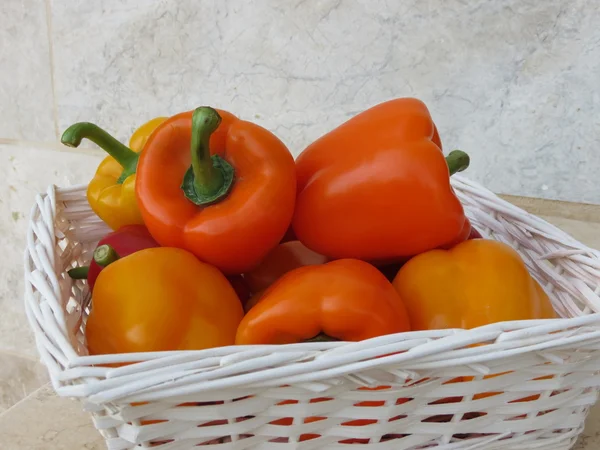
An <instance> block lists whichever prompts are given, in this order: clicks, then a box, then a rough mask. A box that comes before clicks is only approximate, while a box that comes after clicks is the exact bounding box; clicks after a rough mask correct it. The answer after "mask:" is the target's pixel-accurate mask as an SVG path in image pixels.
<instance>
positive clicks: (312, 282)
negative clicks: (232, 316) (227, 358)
mask: <svg viewBox="0 0 600 450" xmlns="http://www.w3.org/2000/svg"><path fill="white" fill-rule="evenodd" d="M409 329H410V324H409V320H408V317H407V313H406V309H405V307H404V304H403V303H402V300H401V299H400V296H399V295H398V294H397V293H396V291H395V290H394V288H393V286H392V285H391V283H390V282H389V281H388V280H387V279H386V278H385V277H384V276H383V275H382V274H381V273H380V272H379V271H378V270H377V269H376V268H375V267H373V266H372V265H370V264H368V263H366V262H364V261H359V260H353V259H343V260H338V261H332V262H329V263H327V264H324V265H320V266H306V267H300V268H299V269H295V270H293V271H291V272H288V273H287V274H285V275H284V276H283V277H282V278H280V279H279V281H277V282H276V283H275V284H273V285H271V286H270V287H269V288H268V289H267V290H266V291H265V293H264V294H263V296H262V297H261V298H260V300H259V302H258V303H257V304H256V305H255V306H254V307H253V308H252V309H251V310H250V311H249V312H248V313H247V314H246V316H245V317H244V319H243V320H242V322H241V323H240V326H239V328H238V331H237V336H236V344H239V345H245V344H291V343H297V342H308V341H324V340H342V341H360V340H364V339H369V338H373V337H376V336H382V335H384V334H392V333H399V332H402V331H408V330H409Z"/></svg>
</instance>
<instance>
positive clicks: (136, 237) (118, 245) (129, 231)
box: [68, 225, 159, 292]
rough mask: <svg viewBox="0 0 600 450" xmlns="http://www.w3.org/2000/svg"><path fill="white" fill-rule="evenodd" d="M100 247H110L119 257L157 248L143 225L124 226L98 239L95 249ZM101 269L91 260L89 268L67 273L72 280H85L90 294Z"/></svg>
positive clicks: (72, 270) (75, 269)
mask: <svg viewBox="0 0 600 450" xmlns="http://www.w3.org/2000/svg"><path fill="white" fill-rule="evenodd" d="M101 245H110V246H111V247H112V248H113V249H114V250H115V251H116V252H117V253H118V254H119V256H121V257H123V256H127V255H130V254H132V253H134V252H137V251H140V250H143V249H145V248H152V247H158V246H159V245H158V243H157V242H156V241H155V240H154V239H153V238H152V236H151V235H150V233H149V232H148V230H147V229H146V227H145V226H143V225H125V226H123V227H121V228H119V229H118V230H116V231H113V232H111V233H109V234H107V235H106V236H104V237H103V238H102V239H100V242H98V245H97V247H100V246H101ZM102 269H103V267H102V266H100V265H99V264H98V263H97V262H96V261H95V260H94V259H93V258H92V260H91V262H90V265H89V266H81V267H75V268H74V269H71V270H69V272H68V273H69V276H70V277H71V278H74V279H83V278H87V281H88V287H89V290H90V292H91V291H93V290H94V284H95V283H96V278H98V275H100V272H101V271H102Z"/></svg>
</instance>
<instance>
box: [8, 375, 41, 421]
mask: <svg viewBox="0 0 600 450" xmlns="http://www.w3.org/2000/svg"><path fill="white" fill-rule="evenodd" d="M48 386H52V383H50V382H49V383H44V384H42V385H41V386H40V387H39V388H37V389H36V390H35V391H33V392H30V393H29V394H28V395H26V396H25V397H23V398H22V399H21V400H19V401H18V402H17V403H14V404H12V405H11V406H9V407H8V408H7V409H5V410H4V411H2V412H0V419H1V418H2V417H3V416H5V415H6V414H8V413H9V412H10V411H12V410H13V409H15V408H16V407H17V406H19V405H20V404H21V403H24V402H25V401H26V400H28V399H29V398H30V397H33V396H34V395H36V394H37V393H38V392H40V391H41V390H42V389H45V388H46V387H48Z"/></svg>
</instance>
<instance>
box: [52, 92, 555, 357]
mask: <svg viewBox="0 0 600 450" xmlns="http://www.w3.org/2000/svg"><path fill="white" fill-rule="evenodd" d="M83 139H88V140H90V141H92V142H94V143H95V144H97V145H98V146H99V147H100V148H102V149H103V150H105V151H106V152H107V153H108V156H107V157H106V158H105V159H104V160H103V161H102V162H101V163H100V165H99V166H98V169H97V171H96V174H95V176H94V177H93V178H92V180H91V181H90V183H89V185H88V190H87V198H88V201H89V204H90V206H91V208H92V210H93V211H94V212H95V213H96V214H97V215H98V217H100V218H101V219H102V220H103V221H104V222H105V223H106V225H107V226H108V227H109V228H111V229H112V231H111V232H110V233H108V234H107V235H106V236H105V237H104V238H103V239H102V240H100V242H98V245H97V247H96V249H95V251H94V252H93V257H92V258H91V262H90V264H89V266H77V267H72V268H71V269H70V270H69V271H68V275H69V276H70V277H71V278H73V279H81V280H86V282H87V285H88V289H89V290H90V292H91V294H92V302H91V310H90V314H89V318H88V321H87V323H86V327H85V335H86V340H87V346H88V349H89V352H90V354H107V353H127V352H151V351H167V350H200V349H207V348H212V347H218V346H226V345H233V344H237V345H250V344H293V343H298V342H319V341H332V340H342V341H360V340H364V339H369V338H373V337H376V336H381V335H385V334H392V333H400V332H405V331H411V330H430V329H440V328H474V327H479V326H483V325H486V324H490V323H494V322H500V321H512V320H526V319H543V318H552V317H555V315H556V314H555V312H554V310H553V308H552V303H551V301H550V300H549V298H548V296H547V295H546V293H545V292H544V291H543V289H542V288H541V286H540V285H539V284H538V283H537V281H536V280H535V279H534V278H533V277H532V276H531V275H530V274H529V272H528V270H527V267H526V265H525V263H524V261H523V260H522V259H521V257H520V256H519V254H518V253H517V252H516V251H515V250H514V249H512V248H511V247H510V246H508V245H506V244H504V243H501V242H498V241H494V240H491V239H484V238H482V236H481V235H480V234H479V232H478V231H477V230H476V229H475V228H473V227H472V226H471V223H470V222H469V220H468V219H467V217H466V215H465V211H464V208H463V205H462V204H461V202H460V200H459V198H458V197H457V196H456V194H455V192H454V191H453V189H452V186H451V183H450V178H451V176H452V175H453V174H455V173H457V172H460V171H463V170H465V169H466V168H467V167H468V165H469V157H468V155H467V154H466V153H464V152H462V151H458V150H455V151H452V152H450V153H449V154H447V155H445V154H444V152H443V150H442V143H441V140H440V136H439V133H438V130H437V128H436V125H435V124H434V122H433V120H432V118H431V115H430V113H429V110H428V108H427V107H426V105H425V104H424V103H423V102H421V101H420V100H418V99H414V98H397V99H393V100H390V101H387V102H384V103H381V104H378V105H375V106H373V107H371V108H369V109H367V110H365V111H363V112H361V113H359V114H358V115H356V116H354V117H353V118H351V119H349V120H348V121H347V122H345V123H343V124H341V125H340V126H338V127H337V128H335V129H333V130H331V131H329V132H328V133H326V134H325V135H323V136H321V137H320V138H319V139H317V140H316V141H315V142H313V143H312V144H310V145H309V146H308V147H307V148H306V149H304V151H302V152H301V153H300V155H299V156H298V157H297V158H296V159H295V160H294V158H293V156H292V154H291V153H290V151H289V149H288V147H287V146H286V145H285V144H284V143H283V142H282V141H281V140H280V139H279V138H278V137H277V136H275V135H274V134H273V133H272V132H270V131H269V130H267V129H265V128H263V127H261V126H259V125H257V124H255V123H252V122H249V121H245V120H242V119H240V118H238V117H236V116H235V115H233V114H232V113H230V112H227V111H223V110H219V109H215V108H213V107H209V106H201V107H198V108H196V109H195V110H193V111H187V112H183V113H180V114H176V115H174V116H172V117H168V118H167V117H158V118H155V119H152V120H150V121H149V122H147V123H145V124H144V125H142V126H141V127H140V128H139V129H137V130H136V131H135V132H134V133H133V135H132V136H131V139H130V141H129V145H128V146H126V145H124V144H123V143H121V142H120V141H118V140H117V139H115V138H113V137H112V136H110V134H108V133H107V132H106V131H104V130H103V129H101V128H100V127H98V126H96V125H94V124H92V123H88V122H80V123H76V124H74V125H72V126H70V127H69V128H68V129H67V130H65V132H64V134H63V135H62V138H61V141H62V143H63V144H65V145H67V146H71V147H77V146H78V145H79V144H80V143H81V141H82V140H83Z"/></svg>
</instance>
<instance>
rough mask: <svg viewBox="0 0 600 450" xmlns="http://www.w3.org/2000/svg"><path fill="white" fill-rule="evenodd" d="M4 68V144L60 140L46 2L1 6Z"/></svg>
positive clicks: (0, 94) (0, 124) (0, 127)
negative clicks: (11, 140)
mask: <svg viewBox="0 0 600 450" xmlns="http://www.w3.org/2000/svg"><path fill="white" fill-rule="evenodd" d="M0 67H1V68H2V70H0V105H1V107H0V139H3V138H8V139H24V140H27V141H49V140H53V139H56V132H55V126H54V107H53V105H54V97H53V93H52V75H51V67H50V46H49V41H48V27H47V23H46V2H45V1H41V0H3V1H2V6H1V7H0Z"/></svg>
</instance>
